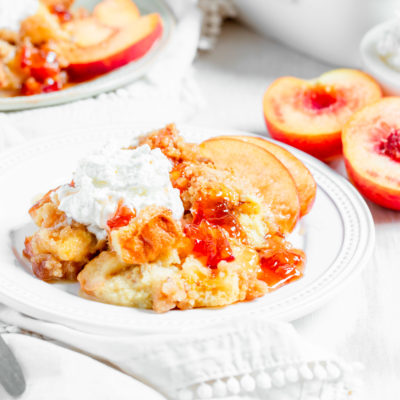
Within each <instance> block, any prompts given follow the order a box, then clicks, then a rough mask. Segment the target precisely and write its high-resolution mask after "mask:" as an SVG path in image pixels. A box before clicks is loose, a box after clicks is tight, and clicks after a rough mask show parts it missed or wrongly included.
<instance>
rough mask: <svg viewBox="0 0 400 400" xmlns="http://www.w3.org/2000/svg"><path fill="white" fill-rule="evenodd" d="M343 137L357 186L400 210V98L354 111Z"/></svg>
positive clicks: (366, 195)
mask: <svg viewBox="0 0 400 400" xmlns="http://www.w3.org/2000/svg"><path fill="white" fill-rule="evenodd" d="M342 140H343V155H344V159H345V163H346V169H347V173H348V175H349V178H350V180H351V181H352V182H353V183H354V185H355V186H356V188H357V189H358V190H359V191H360V192H361V193H362V194H363V195H364V196H365V197H366V198H368V199H370V200H371V201H373V202H374V203H377V204H379V205H381V206H383V207H387V208H391V209H393V210H400V98H399V97H386V98H383V99H381V100H379V101H378V102H376V103H374V104H371V105H369V106H367V107H365V108H363V109H362V110H360V111H359V112H357V113H356V114H354V115H353V116H352V117H351V119H350V120H349V121H348V122H347V124H346V125H345V127H344V129H343V135H342Z"/></svg>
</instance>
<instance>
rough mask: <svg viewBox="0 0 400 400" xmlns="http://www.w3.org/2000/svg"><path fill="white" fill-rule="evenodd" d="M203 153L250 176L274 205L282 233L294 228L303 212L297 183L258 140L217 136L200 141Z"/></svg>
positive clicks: (271, 205) (222, 164)
mask: <svg viewBox="0 0 400 400" xmlns="http://www.w3.org/2000/svg"><path fill="white" fill-rule="evenodd" d="M200 149H201V152H202V154H203V155H204V156H205V157H207V158H209V159H211V160H212V161H213V162H214V163H215V164H216V165H217V166H219V167H222V168H229V169H231V170H232V171H233V173H234V174H235V175H237V176H240V177H243V178H244V179H247V180H248V181H249V182H250V183H251V184H252V185H253V186H254V187H255V188H256V189H258V190H259V192H260V194H261V195H262V196H263V198H264V200H265V202H266V203H267V204H269V205H270V207H271V210H272V212H273V214H274V216H275V219H276V222H277V223H278V224H279V226H280V228H281V231H282V233H288V232H291V231H292V230H293V229H294V227H295V225H296V223H297V221H298V219H299V215H300V202H299V197H298V193H297V189H296V185H295V183H294V180H293V178H292V176H291V175H290V173H289V171H288V170H287V169H286V167H285V166H284V165H283V164H282V163H281V162H280V161H279V160H278V159H277V158H276V157H275V156H273V155H272V154H271V153H270V152H269V151H267V150H265V149H263V148H262V147H260V146H257V145H255V144H254V143H250V142H244V141H242V140H238V139H234V138H227V137H216V138H212V139H209V140H206V141H205V142H203V143H201V144H200Z"/></svg>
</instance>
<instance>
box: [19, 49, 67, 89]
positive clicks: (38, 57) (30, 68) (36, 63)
mask: <svg viewBox="0 0 400 400" xmlns="http://www.w3.org/2000/svg"><path fill="white" fill-rule="evenodd" d="M21 68H22V69H23V70H24V71H25V72H26V74H27V75H28V76H29V78H28V79H26V81H25V82H24V83H23V84H22V88H21V93H22V94H23V95H26V96H30V95H33V94H40V93H49V92H54V91H57V90H60V89H62V86H63V84H64V80H65V79H64V76H63V73H62V72H61V68H60V65H59V63H58V60H57V55H56V53H55V52H54V51H53V50H51V49H47V48H46V47H45V46H42V47H41V48H37V47H34V46H32V45H30V44H26V45H24V46H23V47H22V51H21Z"/></svg>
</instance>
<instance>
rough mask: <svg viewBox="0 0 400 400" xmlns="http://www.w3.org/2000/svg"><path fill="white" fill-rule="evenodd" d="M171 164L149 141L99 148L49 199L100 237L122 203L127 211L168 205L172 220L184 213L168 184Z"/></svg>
mask: <svg viewBox="0 0 400 400" xmlns="http://www.w3.org/2000/svg"><path fill="white" fill-rule="evenodd" d="M171 168H172V163H171V162H170V161H169V160H168V158H167V157H166V156H165V155H164V154H163V153H162V152H161V150H160V149H154V150H151V149H150V147H149V146H148V145H143V146H140V147H138V148H136V149H119V148H110V146H107V147H104V148H103V149H101V150H100V151H98V152H95V153H93V154H91V155H89V156H87V157H85V158H83V159H81V160H80V162H79V163H78V167H77V169H76V171H75V172H74V175H73V185H63V186H60V187H59V188H58V189H57V190H56V191H55V192H53V195H52V196H53V201H57V200H58V201H59V205H58V208H59V209H60V210H62V211H64V212H65V214H66V215H67V217H68V218H72V219H73V220H75V221H77V222H80V223H82V224H85V225H87V227H88V230H89V231H90V232H92V233H94V234H95V235H96V237H97V238H98V239H99V240H101V239H105V238H106V236H107V221H108V220H109V219H110V218H111V217H112V216H113V215H114V213H115V211H116V210H117V207H118V203H119V202H120V201H121V202H122V203H123V204H124V205H125V206H127V207H129V208H130V209H131V210H134V211H136V214H138V213H139V212H140V210H142V209H143V208H144V207H146V206H149V205H157V206H163V207H166V208H169V209H170V210H171V211H172V214H173V216H174V218H176V219H180V218H181V217H182V215H183V211H184V209H183V205H182V201H181V199H180V195H179V190H178V189H174V188H173V187H172V184H171V181H170V178H169V172H170V171H171Z"/></svg>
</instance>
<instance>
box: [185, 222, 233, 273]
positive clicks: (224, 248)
mask: <svg viewBox="0 0 400 400" xmlns="http://www.w3.org/2000/svg"><path fill="white" fill-rule="evenodd" d="M184 232H185V234H186V236H187V237H189V238H190V239H192V241H193V253H195V254H197V255H199V256H202V257H205V258H206V263H207V266H208V267H209V268H212V269H214V268H217V266H218V263H219V262H220V261H233V260H234V259H235V257H234V256H233V253H232V249H231V246H230V244H229V241H228V238H227V237H226V234H225V232H224V230H223V229H222V228H220V227H219V226H217V225H212V224H211V223H210V222H208V221H207V220H202V221H201V222H200V224H199V225H195V224H188V225H186V226H185V228H184Z"/></svg>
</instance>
